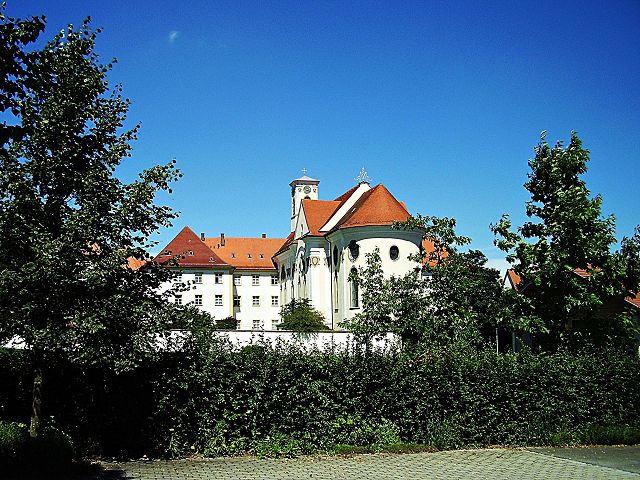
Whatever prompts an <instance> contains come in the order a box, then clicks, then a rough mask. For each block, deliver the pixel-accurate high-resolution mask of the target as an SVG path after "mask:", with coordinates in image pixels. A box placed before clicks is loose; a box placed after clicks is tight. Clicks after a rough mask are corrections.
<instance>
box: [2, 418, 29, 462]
mask: <svg viewBox="0 0 640 480" xmlns="http://www.w3.org/2000/svg"><path fill="white" fill-rule="evenodd" d="M28 443H29V432H28V431H27V428H26V425H25V424H24V423H16V422H12V423H6V422H3V421H0V470H4V471H6V470H8V469H11V468H13V467H15V466H17V465H18V464H20V463H21V462H23V461H24V458H26V456H27V451H28Z"/></svg>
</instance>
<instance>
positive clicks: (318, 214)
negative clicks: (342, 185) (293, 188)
mask: <svg viewBox="0 0 640 480" xmlns="http://www.w3.org/2000/svg"><path fill="white" fill-rule="evenodd" d="M338 198H340V197H338ZM341 205H342V202H341V201H340V200H302V208H303V210H304V216H305V218H306V219H307V226H308V227H309V235H311V236H313V237H322V236H323V235H324V232H321V231H320V228H322V226H323V225H324V224H325V223H327V222H328V221H329V219H330V218H331V217H332V216H333V214H334V213H336V211H337V210H338V208H340V206H341Z"/></svg>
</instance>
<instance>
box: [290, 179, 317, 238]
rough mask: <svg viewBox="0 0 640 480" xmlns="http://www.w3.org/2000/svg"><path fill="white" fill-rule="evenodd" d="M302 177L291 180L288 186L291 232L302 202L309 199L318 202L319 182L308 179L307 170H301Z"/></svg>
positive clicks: (294, 226)
mask: <svg viewBox="0 0 640 480" xmlns="http://www.w3.org/2000/svg"><path fill="white" fill-rule="evenodd" d="M302 173H303V175H302V177H300V178H296V179H295V180H293V181H292V182H291V183H290V184H289V186H290V187H291V231H292V232H293V231H294V230H295V228H296V222H297V220H298V213H300V208H301V203H302V200H304V199H305V198H309V199H311V200H318V184H319V183H320V180H316V179H314V178H311V177H308V176H307V175H306V173H307V170H306V169H303V170H302Z"/></svg>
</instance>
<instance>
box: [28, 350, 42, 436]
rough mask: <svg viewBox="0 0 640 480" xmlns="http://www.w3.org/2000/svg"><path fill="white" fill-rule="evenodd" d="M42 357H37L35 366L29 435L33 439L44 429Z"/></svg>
mask: <svg viewBox="0 0 640 480" xmlns="http://www.w3.org/2000/svg"><path fill="white" fill-rule="evenodd" d="M40 358H41V357H40V355H36V356H35V361H34V366H33V397H32V402H31V424H30V426H29V435H30V436H31V437H32V438H35V437H37V436H38V435H40V431H41V429H42V362H40Z"/></svg>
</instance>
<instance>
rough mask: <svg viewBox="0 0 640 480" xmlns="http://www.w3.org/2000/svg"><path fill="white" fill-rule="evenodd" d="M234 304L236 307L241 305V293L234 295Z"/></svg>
mask: <svg viewBox="0 0 640 480" xmlns="http://www.w3.org/2000/svg"><path fill="white" fill-rule="evenodd" d="M233 306H234V307H239V306H240V295H234V296H233Z"/></svg>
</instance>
